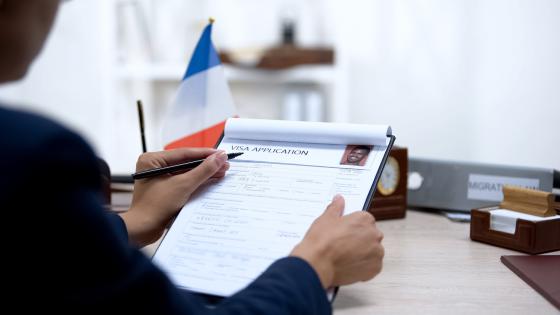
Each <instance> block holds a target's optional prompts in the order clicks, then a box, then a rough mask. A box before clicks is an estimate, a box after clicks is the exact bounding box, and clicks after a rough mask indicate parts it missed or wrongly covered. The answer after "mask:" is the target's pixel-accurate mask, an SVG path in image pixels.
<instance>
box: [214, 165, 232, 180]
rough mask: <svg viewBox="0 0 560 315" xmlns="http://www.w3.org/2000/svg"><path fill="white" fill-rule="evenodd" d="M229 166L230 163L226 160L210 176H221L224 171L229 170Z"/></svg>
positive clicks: (224, 173) (223, 174)
mask: <svg viewBox="0 0 560 315" xmlns="http://www.w3.org/2000/svg"><path fill="white" fill-rule="evenodd" d="M229 166H230V165H229V162H226V163H225V164H224V165H223V166H222V168H220V169H219V170H218V171H217V172H216V174H214V175H213V176H212V178H222V177H224V176H226V172H227V171H228V170H229Z"/></svg>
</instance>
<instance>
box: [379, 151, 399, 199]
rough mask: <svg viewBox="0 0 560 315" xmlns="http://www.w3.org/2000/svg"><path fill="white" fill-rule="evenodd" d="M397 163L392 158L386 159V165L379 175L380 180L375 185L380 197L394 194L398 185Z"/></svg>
mask: <svg viewBox="0 0 560 315" xmlns="http://www.w3.org/2000/svg"><path fill="white" fill-rule="evenodd" d="M399 175H400V169H399V162H398V161H397V159H395V158H394V157H392V156H390V157H389V158H388V159H387V164H385V168H384V169H383V173H381V178H379V182H378V183H377V189H378V190H379V192H380V193H381V194H382V195H385V196H387V195H390V194H392V193H394V192H395V190H396V189H397V186H398V185H399V178H400V177H399Z"/></svg>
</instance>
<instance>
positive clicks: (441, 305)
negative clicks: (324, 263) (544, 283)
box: [334, 211, 560, 315]
mask: <svg viewBox="0 0 560 315" xmlns="http://www.w3.org/2000/svg"><path fill="white" fill-rule="evenodd" d="M378 224H379V227H380V228H381V230H382V231H383V233H384V234H385V239H384V240H383V244H384V246H385V259H384V265H383V271H382V272H381V274H380V275H379V276H377V277H376V278H374V279H373V280H371V281H369V282H365V283H358V284H354V285H351V286H347V287H343V288H341V289H340V291H339V294H338V297H337V300H336V301H335V303H334V310H335V311H334V313H335V314H337V315H342V314H477V315H480V314H509V315H511V314H558V313H559V311H558V310H557V309H556V308H555V307H554V306H553V305H552V304H550V303H549V302H548V301H547V300H546V299H544V298H543V297H542V296H541V295H540V294H539V293H537V292H536V291H535V290H533V289H532V288H531V287H530V286H529V285H527V284H526V283H525V282H524V281H523V280H521V278H519V277H518V276H517V275H515V274H514V273H513V272H511V271H510V270H509V269H508V268H507V267H506V266H504V265H503V264H502V263H501V262H500V256H501V255H520V254H522V253H519V252H515V251H511V250H507V249H504V248H500V247H495V246H491V245H487V244H483V243H478V242H473V241H471V240H470V238H469V224H468V223H455V222H451V221H449V220H448V219H447V218H445V217H443V216H440V215H437V214H431V213H424V212H418V211H408V212H407V217H406V218H405V219H402V220H389V221H380V222H378ZM559 253H560V252H555V253H552V254H559ZM559 268H560V266H559ZM559 281H560V279H559Z"/></svg>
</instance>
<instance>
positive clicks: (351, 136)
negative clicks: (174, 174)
mask: <svg viewBox="0 0 560 315" xmlns="http://www.w3.org/2000/svg"><path fill="white" fill-rule="evenodd" d="M309 124H311V126H310V125H309ZM334 125H337V126H334ZM340 125H343V126H340ZM352 126H356V125H349V124H327V123H308V122H305V123H303V122H287V121H281V122H279V121H263V120H246V119H233V120H228V122H227V124H226V128H225V132H224V138H223V139H222V141H221V143H220V144H219V146H218V148H219V149H223V150H226V151H227V152H244V154H243V155H241V156H239V157H237V158H236V159H233V160H230V161H229V162H230V166H231V167H230V170H229V171H228V172H227V174H226V176H225V177H224V178H222V179H213V180H210V181H209V182H208V183H206V184H205V185H204V186H203V187H201V188H200V189H199V190H198V192H197V193H196V194H195V195H194V196H193V197H192V198H191V200H190V201H189V202H188V203H187V204H186V205H185V206H184V208H183V209H182V210H181V212H180V213H179V215H178V216H177V218H176V220H175V221H174V223H173V225H172V227H171V228H170V230H169V231H168V233H167V235H166V236H165V238H164V240H163V241H162V243H161V244H160V246H159V248H158V250H157V251H156V254H155V255H154V262H155V263H156V264H158V265H159V266H160V267H161V268H162V269H163V270H164V271H165V272H166V273H167V274H168V275H169V276H170V278H171V279H172V281H174V282H175V284H176V285H177V286H179V287H182V288H184V289H187V290H189V291H193V292H198V293H205V294H210V295H217V296H230V295H232V294H234V293H235V292H237V291H238V290H240V289H242V288H244V287H245V286H247V285H248V284H249V283H250V282H251V281H253V280H254V279H255V278H257V277H258V276H259V275H260V274H261V273H262V272H263V271H264V270H265V269H266V268H267V267H268V266H269V265H270V264H271V263H272V262H274V261H275V260H277V259H279V258H282V257H285V256H287V255H288V254H289V253H290V252H291V250H292V249H293V247H294V246H295V245H296V244H297V243H299V242H300V241H301V240H302V238H303V236H304V235H305V233H306V231H307V229H308V228H309V226H310V225H311V224H312V222H313V221H314V220H315V219H316V218H317V217H318V216H320V215H321V214H322V213H323V212H324V210H325V208H326V206H327V205H328V204H329V203H330V201H331V199H332V197H333V196H334V195H335V194H342V195H343V196H344V198H345V201H346V207H345V214H348V213H351V212H354V211H361V210H363V209H364V208H366V207H367V206H368V205H366V204H365V203H366V201H367V200H368V197H370V196H371V194H372V193H373V191H374V189H373V186H374V181H375V178H376V177H378V173H380V167H381V165H382V162H383V161H384V158H386V154H387V150H388V147H390V144H392V142H391V143H390V139H391V138H390V137H388V135H389V136H390V134H391V129H390V127H388V126H367V125H358V127H352ZM364 126H365V127H364ZM367 127H369V128H367ZM333 128H334V130H333ZM336 128H339V129H336ZM364 129H366V130H364ZM329 133H331V134H330V135H329ZM325 134H326V135H325ZM364 134H365V135H364ZM357 144H360V145H361V146H358V145H357ZM364 146H365V147H367V148H369V153H368V152H367V151H368V150H363V149H364ZM360 150H361V151H360ZM358 153H359V154H358ZM359 158H361V160H359V161H357V159H359Z"/></svg>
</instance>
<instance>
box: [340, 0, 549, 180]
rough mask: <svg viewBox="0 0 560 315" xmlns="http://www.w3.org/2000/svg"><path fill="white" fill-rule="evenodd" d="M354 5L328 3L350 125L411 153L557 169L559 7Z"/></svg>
mask: <svg viewBox="0 0 560 315" xmlns="http://www.w3.org/2000/svg"><path fill="white" fill-rule="evenodd" d="M358 2H359V1H353V2H352V1H351V2H345V3H344V4H341V3H337V4H336V5H335V7H337V10H335V11H336V12H338V19H339V21H340V24H341V25H340V27H341V28H342V29H339V31H340V32H341V33H343V35H340V36H337V38H338V39H339V42H338V44H339V45H338V47H340V49H344V50H345V51H346V54H345V55H346V56H345V57H346V58H348V62H349V64H350V69H349V72H350V75H349V77H350V80H349V82H348V84H349V86H350V87H349V88H350V89H351V91H352V92H351V93H350V95H351V96H350V101H349V104H351V108H352V114H351V120H352V121H355V122H365V123H368V122H389V123H390V124H392V125H393V126H394V130H395V132H396V135H397V136H398V143H399V144H402V145H406V146H408V147H409V148H410V153H411V154H412V155H414V156H424V157H432V158H445V159H456V160H471V161H480V162H491V163H503V164H513V165H527V166H541V167H554V168H556V169H559V168H560V147H559V146H558V143H560V121H559V118H558V117H560V88H559V87H560V57H558V56H560V51H559V50H560V36H558V30H559V29H560V19H558V16H559V15H560V2H558V1H554V0H546V1H545V0H540V1H522V0H517V1H445V0H441V1H436V0H434V1H389V0H378V1H373V2H366V1H364V2H359V7H360V8H357V7H352V6H351V5H349V4H350V3H353V4H358ZM351 21H355V23H351ZM352 33H353V34H354V35H353V36H344V34H345V35H348V34H352Z"/></svg>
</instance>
